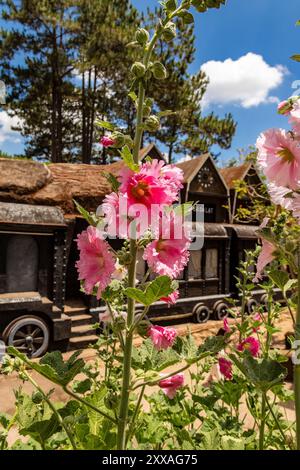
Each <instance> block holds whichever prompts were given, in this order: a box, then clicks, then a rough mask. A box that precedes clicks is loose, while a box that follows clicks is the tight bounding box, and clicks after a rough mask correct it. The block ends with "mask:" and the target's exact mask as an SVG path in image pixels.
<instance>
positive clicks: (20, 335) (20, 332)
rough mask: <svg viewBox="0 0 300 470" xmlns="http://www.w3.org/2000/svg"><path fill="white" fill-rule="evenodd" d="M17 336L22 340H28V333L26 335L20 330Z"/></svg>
mask: <svg viewBox="0 0 300 470" xmlns="http://www.w3.org/2000/svg"><path fill="white" fill-rule="evenodd" d="M15 336H18V337H21V338H26V336H27V335H26V333H24V332H23V331H21V330H18V331H17V332H16V334H15Z"/></svg>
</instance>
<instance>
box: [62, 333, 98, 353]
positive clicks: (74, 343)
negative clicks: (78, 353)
mask: <svg viewBox="0 0 300 470" xmlns="http://www.w3.org/2000/svg"><path fill="white" fill-rule="evenodd" d="M97 341H98V336H96V335H95V334H94V335H93V334H91V335H89V336H76V337H73V338H70V340H69V348H68V349H69V351H72V350H74V349H85V348H87V347H88V346H89V345H91V344H95V343H96V342H97Z"/></svg>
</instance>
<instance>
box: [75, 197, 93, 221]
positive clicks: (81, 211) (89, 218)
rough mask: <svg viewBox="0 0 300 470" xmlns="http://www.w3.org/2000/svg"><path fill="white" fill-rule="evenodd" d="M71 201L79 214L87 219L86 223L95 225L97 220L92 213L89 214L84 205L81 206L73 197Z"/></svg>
mask: <svg viewBox="0 0 300 470" xmlns="http://www.w3.org/2000/svg"><path fill="white" fill-rule="evenodd" d="M73 202H74V204H75V206H76V209H77V210H78V212H79V214H80V215H82V217H83V218H84V219H85V220H86V221H87V223H88V224H89V225H93V226H96V225H97V220H96V219H95V218H94V216H93V214H90V213H89V211H87V210H86V209H85V208H84V207H82V206H81V205H80V204H79V203H78V202H77V201H76V200H75V199H73Z"/></svg>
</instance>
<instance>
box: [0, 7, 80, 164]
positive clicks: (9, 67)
mask: <svg viewBox="0 0 300 470" xmlns="http://www.w3.org/2000/svg"><path fill="white" fill-rule="evenodd" d="M0 5H1V6H2V18H3V19H4V20H6V21H8V22H12V25H13V28H12V29H11V30H4V29H2V30H1V43H0V68H1V76H3V77H4V80H5V82H6V84H7V85H8V88H9V96H8V104H9V109H10V113H11V114H12V115H14V114H16V115H17V116H18V117H19V118H20V119H21V121H22V128H21V129H20V131H21V133H22V134H23V135H24V136H25V137H26V141H27V145H26V155H27V156H30V157H33V156H36V157H43V158H46V159H49V160H50V159H51V160H52V161H53V162H60V161H63V160H70V159H71V155H72V153H73V148H74V145H75V142H74V135H75V134H76V133H75V132H74V125H73V124H72V123H73V120H74V115H73V112H74V110H73V102H72V98H73V94H74V85H73V83H72V79H71V78H72V71H73V70H74V64H73V63H72V54H73V50H72V48H71V43H72V21H71V17H72V9H73V7H72V2H71V1H69V0H59V1H51V0H43V1H40V0H27V1H22V2H17V1H12V0H8V1H2V2H1V4H0ZM18 62H19V63H18ZM70 130H72V132H70Z"/></svg>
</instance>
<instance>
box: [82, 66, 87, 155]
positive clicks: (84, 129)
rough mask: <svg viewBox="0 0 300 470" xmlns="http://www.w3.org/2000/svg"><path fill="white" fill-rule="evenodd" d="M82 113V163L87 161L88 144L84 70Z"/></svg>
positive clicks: (83, 74)
mask: <svg viewBox="0 0 300 470" xmlns="http://www.w3.org/2000/svg"><path fill="white" fill-rule="evenodd" d="M81 100H82V103H81V106H82V108H81V114H82V131H81V132H82V157H81V158H82V163H87V145H86V143H87V142H86V93H85V72H82V84H81Z"/></svg>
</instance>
